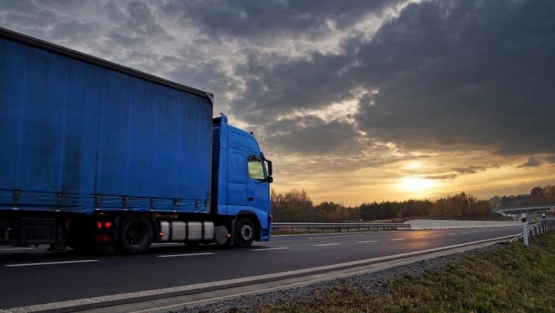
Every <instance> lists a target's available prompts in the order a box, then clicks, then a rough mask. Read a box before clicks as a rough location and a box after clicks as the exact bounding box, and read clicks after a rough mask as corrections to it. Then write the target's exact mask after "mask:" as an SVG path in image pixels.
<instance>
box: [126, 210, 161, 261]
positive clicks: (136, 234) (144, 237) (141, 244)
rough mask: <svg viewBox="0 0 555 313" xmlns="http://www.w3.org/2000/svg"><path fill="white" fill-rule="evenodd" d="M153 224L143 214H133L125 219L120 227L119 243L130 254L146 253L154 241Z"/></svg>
mask: <svg viewBox="0 0 555 313" xmlns="http://www.w3.org/2000/svg"><path fill="white" fill-rule="evenodd" d="M152 232H153V230H152V226H151V225H150V222H149V221H148V219H147V218H146V217H144V216H142V215H131V216H129V217H127V218H126V219H124V220H123V223H122V224H121V225H120V227H119V229H118V245H119V248H120V249H121V251H122V252H124V253H128V254H140V253H144V252H145V251H146V250H148V248H149V247H150V244H151V243H152Z"/></svg>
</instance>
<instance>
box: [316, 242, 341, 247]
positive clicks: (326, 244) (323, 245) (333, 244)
mask: <svg viewBox="0 0 555 313" xmlns="http://www.w3.org/2000/svg"><path fill="white" fill-rule="evenodd" d="M339 245H340V243H325V244H321V245H314V247H327V246H339Z"/></svg>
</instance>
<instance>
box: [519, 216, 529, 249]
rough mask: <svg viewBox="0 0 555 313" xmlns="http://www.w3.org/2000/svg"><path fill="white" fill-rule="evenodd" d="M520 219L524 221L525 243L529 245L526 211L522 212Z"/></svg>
mask: <svg viewBox="0 0 555 313" xmlns="http://www.w3.org/2000/svg"><path fill="white" fill-rule="evenodd" d="M520 221H521V222H522V238H523V239H524V245H525V246H527V245H528V222H527V221H526V213H522V215H521V216H520Z"/></svg>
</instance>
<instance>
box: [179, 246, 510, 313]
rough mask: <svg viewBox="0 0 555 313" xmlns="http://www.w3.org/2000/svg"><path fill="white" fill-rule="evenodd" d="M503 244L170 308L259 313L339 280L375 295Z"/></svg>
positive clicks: (189, 310)
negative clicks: (398, 280)
mask: <svg viewBox="0 0 555 313" xmlns="http://www.w3.org/2000/svg"><path fill="white" fill-rule="evenodd" d="M501 245H502V243H497V244H494V245H490V246H487V247H483V248H478V249H473V250H469V251H466V252H463V253H455V254H450V255H447V256H441V257H436V258H431V259H426V260H423V261H416V262H414V263H410V264H405V265H401V266H397V267H392V268H389V269H385V270H380V271H377V272H372V273H367V274H361V275H354V276H349V277H346V278H338V279H332V280H329V281H325V282H319V283H316V284H312V285H306V286H303V287H298V288H292V289H285V290H279V291H275V292H268V293H261V294H254V295H248V296H241V297H238V298H235V299H232V300H227V301H222V302H217V303H211V304H208V305H204V306H199V307H192V308H184V309H181V310H172V311H170V312H172V313H183V312H193V313H208V312H218V313H220V312H238V311H240V312H258V310H257V307H259V306H261V305H272V304H276V303H279V302H281V301H295V300H296V299H301V298H307V297H311V296H312V295H313V294H314V293H315V292H320V291H326V290H331V289H333V288H334V287H336V286H337V285H338V284H339V283H340V282H347V283H348V284H351V285H353V286H356V287H358V288H361V289H363V290H369V291H372V293H374V294H377V295H384V294H385V293H386V288H385V284H386V283H387V281H388V280H391V279H395V278H397V277H400V276H403V275H406V274H410V275H412V276H415V277H421V276H422V275H423V274H424V273H425V272H426V271H429V270H432V269H435V268H438V267H441V266H444V265H446V264H449V263H451V262H456V261H459V260H461V259H463V258H464V257H467V256H471V255H473V254H476V253H479V252H482V251H491V250H494V249H498V248H500V247H501Z"/></svg>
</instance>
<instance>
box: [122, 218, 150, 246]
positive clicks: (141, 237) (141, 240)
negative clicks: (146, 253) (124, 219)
mask: <svg viewBox="0 0 555 313" xmlns="http://www.w3.org/2000/svg"><path fill="white" fill-rule="evenodd" d="M125 239H126V241H127V243H128V244H129V245H130V246H132V247H140V246H142V245H144V244H145V242H146V239H147V230H146V227H145V226H144V225H143V224H142V223H141V222H139V221H136V222H133V223H131V224H130V225H129V227H128V228H127V232H126V233H125Z"/></svg>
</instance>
